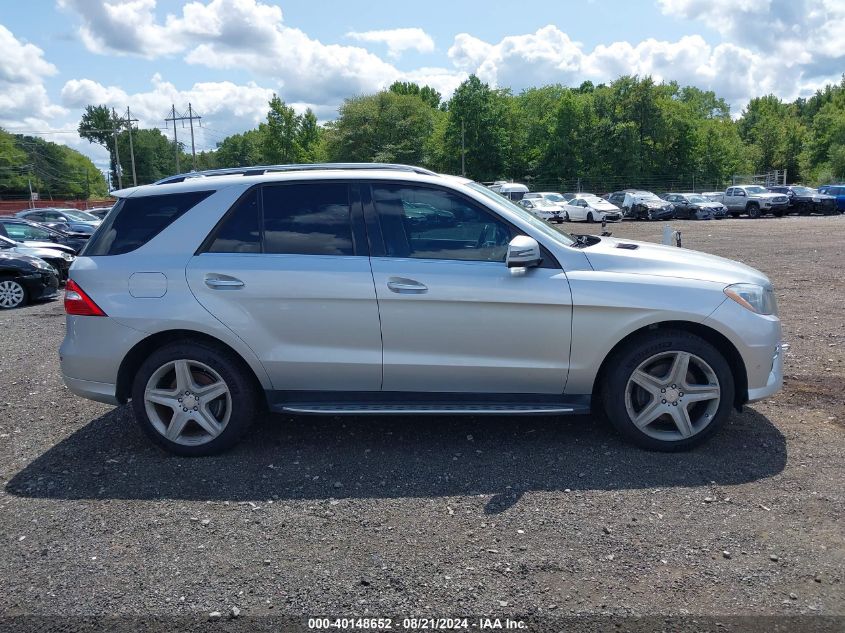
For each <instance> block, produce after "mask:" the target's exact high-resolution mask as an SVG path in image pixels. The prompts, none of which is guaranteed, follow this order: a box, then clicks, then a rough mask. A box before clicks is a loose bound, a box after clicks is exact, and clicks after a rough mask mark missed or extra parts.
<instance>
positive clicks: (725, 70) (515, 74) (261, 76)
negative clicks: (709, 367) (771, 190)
mask: <svg viewBox="0 0 845 633" xmlns="http://www.w3.org/2000/svg"><path fill="white" fill-rule="evenodd" d="M843 23H845V1H843V0H653V1H651V0H648V1H647V0H640V1H628V2H625V1H622V0H607V1H601V0H594V1H591V2H583V1H582V2H542V1H539V0H523V1H521V2H504V1H500V0H495V1H487V2H474V1H472V2H471V1H462V2H454V1H452V2H443V1H440V0H429V1H427V2H424V3H411V2H405V3H399V2H395V0H393V1H391V2H387V1H384V0H370V1H367V2H355V1H351V0H350V1H347V2H340V1H335V0H329V1H324V2H319V1H315V0H312V1H310V2H307V1H303V0H285V1H277V0H158V1H156V0H31V1H30V2H8V1H7V2H3V3H0V48H2V50H3V52H4V55H3V56H0V126H2V127H4V128H6V129H8V130H11V131H27V132H32V131H36V132H40V133H44V134H45V137H46V138H50V139H51V140H56V141H59V142H65V143H68V144H69V145H72V146H74V147H77V148H78V149H81V150H83V151H85V152H86V153H87V154H89V155H91V156H92V157H93V158H95V160H97V161H98V162H100V163H102V161H103V160H104V158H105V152H104V151H102V150H100V149H99V148H97V147H96V146H90V145H89V144H88V143H87V142H84V141H81V140H80V139H79V138H78V137H77V136H76V135H75V134H74V133H73V132H72V130H73V129H74V128H75V127H76V124H77V122H78V119H79V115H80V112H81V110H82V109H83V108H84V106H85V104H87V103H106V104H108V105H110V106H114V107H115V108H117V109H119V110H123V109H125V107H126V106H127V105H129V106H131V107H132V109H133V114H134V115H135V116H137V117H138V118H139V119H140V120H141V121H140V124H141V125H142V126H162V125H163V124H164V122H163V116H164V113H165V111H166V110H167V109H169V107H170V104H171V103H175V104H176V107H177V109H183V108H186V107H187V103H188V102H189V101H190V102H191V103H192V104H193V106H194V107H195V108H196V109H197V110H198V111H199V112H200V113H201V114H202V115H203V117H204V119H203V122H204V124H205V130H204V132H203V133H202V134H201V136H200V139H199V141H200V144H201V146H204V147H213V146H214V143H215V142H216V141H218V140H220V139H221V138H222V137H223V136H225V135H227V134H229V133H232V132H236V131H241V130H244V129H248V128H250V127H253V126H254V125H256V124H257V122H258V121H259V120H260V119H261V118H262V117H263V115H264V113H265V112H266V101H267V99H268V98H269V96H270V95H272V93H273V92H276V93H278V94H279V95H280V96H281V97H282V98H283V99H284V100H285V101H287V102H288V103H291V104H293V105H294V107H296V108H297V109H300V110H302V109H304V108H306V107H311V108H313V109H314V110H315V112H317V114H318V116H319V117H320V118H321V119H322V120H326V119H330V118H332V117H333V116H334V115H335V112H336V109H337V106H338V105H339V103H341V102H342V100H343V98H344V97H346V96H351V95H353V94H357V93H364V92H373V91H376V90H378V89H379V88H382V87H384V86H386V85H389V83H391V82H392V81H394V80H395V79H404V80H414V81H417V82H418V83H426V84H429V85H432V86H434V87H435V88H437V89H438V90H440V91H441V92H442V93H443V94H444V96H446V97H448V95H449V94H450V93H451V91H452V90H454V88H455V87H456V86H457V85H458V84H459V83H460V82H461V81H462V80H464V79H465V78H466V77H467V76H468V74H469V73H475V74H478V75H479V76H480V77H481V78H482V79H483V80H484V81H487V82H489V83H491V84H493V85H497V86H502V87H509V88H512V89H513V90H514V91H519V90H521V89H524V88H526V87H529V86H531V85H540V84H546V83H563V84H566V85H577V84H579V83H581V81H583V80H585V79H590V80H592V81H594V82H599V81H610V80H612V79H614V78H615V77H617V76H619V75H620V74H626V73H631V74H651V75H653V76H654V77H655V78H657V79H658V80H677V81H679V82H681V83H684V84H687V83H689V84H694V85H697V86H699V87H701V88H705V89H712V90H714V91H716V93H717V94H719V95H720V96H723V97H725V98H726V99H727V100H728V102H729V103H731V105H732V109H733V112H734V113H735V114H738V113H739V112H740V111H741V109H742V107H743V106H744V105H745V104H746V103H747V101H748V99H749V98H751V97H753V96H757V95H760V94H767V93H774V94H777V95H778V96H780V97H782V98H785V99H794V98H795V97H797V96H806V95H809V94H812V93H813V92H814V91H815V90H816V89H817V88H818V87H820V86H823V85H824V84H825V83H827V82H831V81H838V79H839V75H840V74H841V73H842V72H843V70H845V38H842V37H841V24H843ZM68 130H71V131H68Z"/></svg>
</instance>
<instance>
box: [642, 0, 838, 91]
mask: <svg viewBox="0 0 845 633" xmlns="http://www.w3.org/2000/svg"><path fill="white" fill-rule="evenodd" d="M658 4H659V5H660V8H661V10H662V11H663V13H665V14H667V15H670V16H673V17H678V18H683V19H686V20H698V21H700V22H702V23H703V24H705V25H707V26H708V27H710V28H712V29H714V30H716V31H717V32H719V33H720V34H721V36H722V38H723V40H724V41H726V42H729V43H734V44H736V45H741V46H743V47H744V48H748V49H751V50H753V51H755V52H757V53H761V54H764V55H769V56H772V57H777V58H778V61H779V63H780V64H781V65H782V66H785V67H792V66H796V65H799V66H802V68H803V74H804V75H805V76H808V77H811V76H816V75H831V74H832V75H835V74H837V73H841V72H842V69H843V64H842V56H843V55H845V38H843V37H842V34H841V30H842V24H845V2H843V1H842V0H658Z"/></svg>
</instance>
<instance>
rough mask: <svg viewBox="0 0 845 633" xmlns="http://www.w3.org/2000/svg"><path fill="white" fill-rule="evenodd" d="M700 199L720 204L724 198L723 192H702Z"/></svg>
mask: <svg viewBox="0 0 845 633" xmlns="http://www.w3.org/2000/svg"><path fill="white" fill-rule="evenodd" d="M698 195H700V196H701V197H702V198H707V199H708V200H710V202H722V199H723V198H724V197H725V192H724V191H702V192H701V193H700V194H698Z"/></svg>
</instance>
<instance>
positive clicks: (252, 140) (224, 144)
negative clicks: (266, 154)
mask: <svg viewBox="0 0 845 633" xmlns="http://www.w3.org/2000/svg"><path fill="white" fill-rule="evenodd" d="M262 146H263V143H262V138H261V132H259V131H258V130H248V131H246V132H244V133H242V134H232V135H231V136H227V137H226V138H224V139H223V140H222V141H221V142H219V143H217V151H216V152H215V153H216V154H217V165H218V166H219V167H248V166H250V165H259V164H261V163H262V162H263V155H262Z"/></svg>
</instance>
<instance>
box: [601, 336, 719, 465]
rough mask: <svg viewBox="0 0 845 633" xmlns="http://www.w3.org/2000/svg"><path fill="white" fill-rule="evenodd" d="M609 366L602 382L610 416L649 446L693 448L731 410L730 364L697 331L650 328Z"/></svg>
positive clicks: (618, 426) (627, 433)
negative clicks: (653, 330) (651, 329)
mask: <svg viewBox="0 0 845 633" xmlns="http://www.w3.org/2000/svg"><path fill="white" fill-rule="evenodd" d="M608 368H609V369H608V371H607V373H606V375H605V380H604V383H603V385H602V401H603V402H602V404H603V405H604V410H605V412H606V413H607V417H608V418H609V419H610V421H611V423H612V424H613V426H614V427H615V428H616V429H617V430H618V431H619V432H620V433H621V434H622V435H624V436H625V437H627V438H629V439H630V440H632V441H633V442H634V443H636V444H637V445H639V446H642V447H644V448H648V449H652V450H659V451H678V450H684V449H688V448H692V447H694V446H697V445H699V444H701V443H702V442H704V441H705V440H706V439H707V438H708V437H710V436H711V435H712V434H713V433H715V432H716V431H717V430H718V429H719V427H720V426H722V425H723V424H724V423H725V421H726V420H727V418H728V417H729V415H730V411H731V407H732V405H733V400H734V382H733V375H732V374H731V370H730V367H729V366H728V363H727V361H726V360H725V358H724V357H723V356H722V354H721V353H720V352H719V350H717V349H716V348H715V347H714V346H713V345H711V344H710V343H708V342H707V341H705V340H704V339H702V338H700V337H698V336H695V335H694V334H690V333H688V332H684V331H680V330H660V331H655V332H651V333H648V334H646V335H644V336H642V337H639V338H637V339H634V340H633V341H631V342H630V343H628V344H627V345H625V346H624V347H623V348H622V349H620V350H619V351H618V352H617V353H616V354H615V355H614V358H612V359H610V362H609V363H608Z"/></svg>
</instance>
